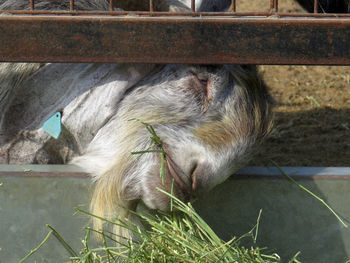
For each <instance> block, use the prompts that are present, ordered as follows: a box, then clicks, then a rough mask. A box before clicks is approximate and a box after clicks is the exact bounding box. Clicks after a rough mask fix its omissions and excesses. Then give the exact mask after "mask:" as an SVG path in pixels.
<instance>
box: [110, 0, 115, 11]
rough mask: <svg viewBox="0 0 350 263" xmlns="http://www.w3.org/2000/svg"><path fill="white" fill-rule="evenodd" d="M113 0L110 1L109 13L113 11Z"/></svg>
mask: <svg viewBox="0 0 350 263" xmlns="http://www.w3.org/2000/svg"><path fill="white" fill-rule="evenodd" d="M113 10H114V8H113V0H109V11H113Z"/></svg>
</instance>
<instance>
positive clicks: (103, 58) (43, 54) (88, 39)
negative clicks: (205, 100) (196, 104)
mask: <svg viewBox="0 0 350 263" xmlns="http://www.w3.org/2000/svg"><path fill="white" fill-rule="evenodd" d="M28 7H29V8H28V10H2V11H0V35H1V38H0V61H7V62H104V63H109V62H137V63H195V64H221V63H236V64H304V65H350V49H349V47H350V15H349V14H323V13H322V14H321V13H317V9H318V8H317V7H318V1H317V0H315V1H314V13H312V14H308V13H281V12H279V11H278V0H270V6H269V11H267V12H236V1H235V0H232V1H231V7H230V8H229V10H228V11H227V12H196V11H195V10H196V6H195V1H194V0H192V1H191V11H189V12H179V13H174V12H156V11H154V9H153V1H152V0H150V2H149V11H147V12H145V11H129V12H127V11H114V9H113V1H112V0H110V5H109V10H108V11H103V12H102V11H93V12H91V11H77V10H75V5H74V0H70V5H69V10H67V11H43V10H36V8H35V1H34V0H29V1H28Z"/></svg>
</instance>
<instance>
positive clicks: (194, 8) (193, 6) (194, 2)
mask: <svg viewBox="0 0 350 263" xmlns="http://www.w3.org/2000/svg"><path fill="white" fill-rule="evenodd" d="M191 11H192V12H196V1H195V0H191Z"/></svg>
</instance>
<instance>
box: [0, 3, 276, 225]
mask: <svg viewBox="0 0 350 263" xmlns="http://www.w3.org/2000/svg"><path fill="white" fill-rule="evenodd" d="M22 2H24V1H21V0H16V1H13V0H6V1H2V2H0V3H2V5H0V7H2V8H3V7H4V6H8V5H12V4H13V6H15V5H16V3H20V5H19V6H21V7H23V5H22ZM38 2H39V3H38V5H39V4H42V6H46V5H47V6H46V7H45V8H48V7H49V6H50V4H51V3H52V4H57V2H55V1H53V2H52V1H41V2H40V1H38ZM86 2H88V3H89V6H88V7H87V8H86V9H89V8H90V7H91V6H92V5H93V6H95V7H96V6H99V7H104V6H105V5H106V4H107V1H103V0H101V1H98V0H94V1H85V0H84V1H83V0H81V1H75V4H76V6H77V7H79V8H83V7H84V3H86ZM204 2H205V1H202V4H203V3H204ZM180 4H181V5H183V3H180ZM201 6H202V5H201ZM204 6H210V5H209V4H208V5H204ZM54 7H55V8H57V6H54ZM58 7H60V6H58ZM105 8H108V7H107V6H105ZM102 10H104V9H102ZM203 55H205V54H203ZM0 74H1V75H0V76H1V77H0V112H1V116H0V161H1V162H2V163H39V164H41V163H73V164H76V165H79V166H80V167H82V168H83V169H84V170H86V171H87V172H88V173H90V174H91V176H92V177H93V179H94V181H95V184H96V186H95V190H94V194H93V197H92V201H91V208H92V212H93V213H94V214H96V215H98V216H103V217H107V218H113V217H115V216H116V215H119V216H122V217H128V216H129V215H128V214H127V212H125V211H126V210H124V209H123V208H129V209H131V210H135V209H136V207H137V205H138V204H139V203H144V204H145V205H146V206H147V207H148V208H150V209H160V210H168V209H169V206H170V199H169V197H168V196H166V195H164V194H162V193H161V192H159V191H158V190H157V188H160V189H163V190H165V191H167V192H171V189H173V190H172V192H173V193H174V195H175V196H176V197H178V198H180V199H181V200H184V201H186V200H189V199H190V198H191V197H193V196H197V195H200V194H202V193H203V192H205V191H208V190H209V189H211V188H213V187H214V186H215V185H217V184H219V183H221V182H223V181H224V180H225V179H227V178H228V177H229V176H230V175H232V174H233V173H234V172H235V171H236V170H237V169H239V168H240V167H242V166H243V165H244V164H245V163H246V162H247V161H248V160H249V158H250V156H251V153H252V151H253V149H254V147H256V146H257V145H259V143H260V142H261V141H262V140H263V138H264V137H265V136H266V135H267V134H268V132H269V130H270V127H271V105H270V99H269V94H268V91H267V89H266V87H265V85H264V83H263V81H262V80H261V78H260V77H259V75H258V73H257V71H256V68H255V67H253V66H239V65H236V66H233V65H215V66H198V65H150V64H92V63H90V64H89V63H86V64H64V63H60V64H30V63H22V64H12V63H2V64H0ZM55 112H61V114H62V133H61V135H60V137H59V138H58V140H56V139H53V138H51V137H50V136H49V135H48V134H46V133H45V132H44V131H43V129H42V128H41V127H42V125H43V123H44V122H45V121H46V120H47V119H48V118H49V117H50V116H51V115H53V114H55ZM137 120H141V121H142V122H144V123H147V124H149V125H151V126H152V127H153V129H154V130H155V132H156V134H157V136H158V137H159V138H160V140H161V143H162V149H163V150H164V152H165V159H164V163H165V173H164V178H163V180H164V181H162V178H160V175H159V171H160V166H161V157H160V155H159V153H158V152H151V153H147V154H143V155H142V156H135V155H132V154H131V152H135V151H143V150H145V149H149V148H150V147H151V145H152V143H153V142H152V140H151V139H150V134H149V132H148V131H147V130H146V129H145V125H144V124H143V123H142V122H141V121H137ZM122 207H123V208H122ZM100 224H101V223H100V222H97V225H98V227H101V225H100Z"/></svg>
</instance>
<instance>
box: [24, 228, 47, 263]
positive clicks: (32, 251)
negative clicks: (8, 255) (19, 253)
mask: <svg viewBox="0 0 350 263" xmlns="http://www.w3.org/2000/svg"><path fill="white" fill-rule="evenodd" d="M53 232H54V231H53V230H51V231H50V232H49V233H48V234H47V235H46V237H45V238H44V239H43V241H41V243H40V244H39V245H38V246H37V247H36V248H34V249H32V250H31V251H30V253H29V254H28V255H26V256H25V257H24V258H22V259H21V260H20V261H18V263H22V262H24V261H25V260H26V259H28V258H29V257H30V256H31V255H33V254H34V253H35V252H37V251H38V250H39V249H40V248H41V247H42V245H44V244H45V242H46V241H47V240H48V238H49V237H50V236H51V234H52V233H53Z"/></svg>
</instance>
